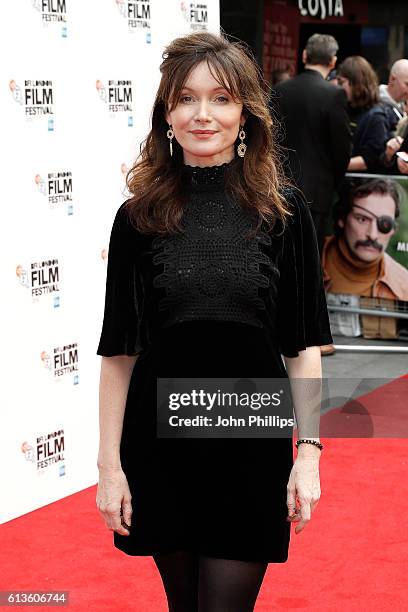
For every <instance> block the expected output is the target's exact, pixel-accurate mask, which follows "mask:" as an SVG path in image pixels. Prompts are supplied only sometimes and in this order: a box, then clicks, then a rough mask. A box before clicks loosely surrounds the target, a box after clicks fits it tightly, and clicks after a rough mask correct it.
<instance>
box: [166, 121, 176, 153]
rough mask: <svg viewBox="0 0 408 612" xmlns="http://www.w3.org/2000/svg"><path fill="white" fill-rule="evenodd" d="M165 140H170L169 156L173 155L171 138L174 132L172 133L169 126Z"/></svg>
mask: <svg viewBox="0 0 408 612" xmlns="http://www.w3.org/2000/svg"><path fill="white" fill-rule="evenodd" d="M167 138H168V139H169V140H170V142H169V145H170V156H172V155H173V138H174V132H173V128H172V127H171V125H170V124H169V129H168V130H167Z"/></svg>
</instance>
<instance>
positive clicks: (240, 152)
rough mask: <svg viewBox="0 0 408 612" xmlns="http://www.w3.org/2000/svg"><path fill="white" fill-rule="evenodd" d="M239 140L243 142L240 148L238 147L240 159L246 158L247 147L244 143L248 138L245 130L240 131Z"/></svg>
mask: <svg viewBox="0 0 408 612" xmlns="http://www.w3.org/2000/svg"><path fill="white" fill-rule="evenodd" d="M238 136H239V139H240V140H241V142H240V143H239V145H238V147H237V153H238V155H239V156H240V157H244V155H245V151H246V150H247V146H246V144H245V143H244V138H245V136H246V134H245V131H244V128H243V127H241V129H240V131H239V134H238Z"/></svg>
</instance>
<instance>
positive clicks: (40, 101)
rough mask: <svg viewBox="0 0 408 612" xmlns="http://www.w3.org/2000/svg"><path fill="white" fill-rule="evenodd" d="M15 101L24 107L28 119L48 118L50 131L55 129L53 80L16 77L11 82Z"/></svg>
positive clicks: (10, 87) (10, 86) (10, 85)
mask: <svg viewBox="0 0 408 612" xmlns="http://www.w3.org/2000/svg"><path fill="white" fill-rule="evenodd" d="M9 89H10V92H11V95H12V96H13V99H14V101H15V102H16V103H17V104H20V105H21V106H22V107H23V109H24V115H25V118H26V119H27V120H28V121H33V120H34V119H37V120H38V119H40V120H41V119H44V118H46V119H47V120H48V131H49V132H53V131H54V88H53V84H52V81H31V80H27V81H23V82H22V83H18V82H17V81H15V80H14V79H12V80H11V81H10V82H9Z"/></svg>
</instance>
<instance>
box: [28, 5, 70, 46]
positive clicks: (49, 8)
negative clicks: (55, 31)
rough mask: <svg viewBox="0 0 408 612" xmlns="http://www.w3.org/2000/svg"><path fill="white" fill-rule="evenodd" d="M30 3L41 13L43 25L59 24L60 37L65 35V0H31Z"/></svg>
mask: <svg viewBox="0 0 408 612" xmlns="http://www.w3.org/2000/svg"><path fill="white" fill-rule="evenodd" d="M32 4H33V7H34V8H35V9H36V10H37V11H38V12H39V13H40V14H41V21H42V23H43V26H45V27H49V26H52V27H54V26H58V27H59V26H61V36H62V38H66V37H67V7H66V0H32Z"/></svg>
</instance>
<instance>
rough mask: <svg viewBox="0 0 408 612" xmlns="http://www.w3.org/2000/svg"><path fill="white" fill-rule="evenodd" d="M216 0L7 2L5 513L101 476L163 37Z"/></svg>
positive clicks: (2, 36)
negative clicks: (133, 194) (130, 179)
mask: <svg viewBox="0 0 408 612" xmlns="http://www.w3.org/2000/svg"><path fill="white" fill-rule="evenodd" d="M194 29H208V30H210V31H214V32H218V31H219V6H218V0H205V1H201V2H195V3H190V2H180V1H179V0H150V1H147V2H146V1H127V0H13V1H12V2H11V1H10V2H7V3H3V2H2V3H1V5H0V44H1V50H2V53H1V57H2V60H1V67H0V72H1V81H0V82H1V86H0V109H1V111H0V121H1V124H0V128H1V143H2V148H3V155H2V180H1V187H0V189H1V192H2V198H1V204H2V213H1V219H2V223H1V228H0V240H1V249H2V252H1V264H0V265H1V277H2V279H3V281H4V285H3V288H2V289H3V290H2V299H1V309H2V312H1V319H0V321H1V342H2V351H1V355H2V360H3V363H2V364H1V373H2V376H1V400H2V401H1V416H0V419H1V420H0V462H1V480H0V486H1V491H2V502H1V507H0V522H5V521H8V520H10V519H12V518H15V517H17V516H20V515H22V514H25V513H26V512H30V511H32V510H34V509H36V508H39V507H41V506H44V505H46V504H48V503H50V502H53V501H56V500H58V499H61V498H63V497H65V496H67V495H70V494H72V493H74V492H77V491H80V490H81V489H83V488H85V487H88V486H90V485H92V484H95V482H97V468H96V459H97V453H98V427H99V425H98V382H99V357H97V356H96V348H97V344H98V340H99V333H100V329H101V323H102V314H103V299H104V290H105V274H106V255H107V246H108V240H109V232H110V229H111V225H112V221H113V218H114V214H115V212H116V210H117V208H118V207H119V206H120V204H121V203H122V202H123V201H124V200H125V199H126V195H125V192H124V172H125V170H126V169H127V168H128V167H129V165H130V164H131V163H132V161H133V160H134V158H135V157H136V155H137V153H138V151H139V144H140V141H141V140H142V139H143V138H144V137H145V136H146V134H147V131H148V128H149V116H150V110H151V106H152V103H153V99H154V95H155V92H156V89H157V85H158V82H159V74H160V73H159V69H158V67H159V64H160V61H161V54H162V51H163V47H164V45H165V44H166V43H167V42H169V41H170V40H171V39H172V38H174V37H176V36H178V35H181V34H183V33H187V32H189V31H191V30H194Z"/></svg>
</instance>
